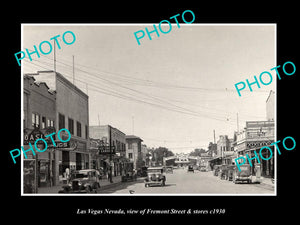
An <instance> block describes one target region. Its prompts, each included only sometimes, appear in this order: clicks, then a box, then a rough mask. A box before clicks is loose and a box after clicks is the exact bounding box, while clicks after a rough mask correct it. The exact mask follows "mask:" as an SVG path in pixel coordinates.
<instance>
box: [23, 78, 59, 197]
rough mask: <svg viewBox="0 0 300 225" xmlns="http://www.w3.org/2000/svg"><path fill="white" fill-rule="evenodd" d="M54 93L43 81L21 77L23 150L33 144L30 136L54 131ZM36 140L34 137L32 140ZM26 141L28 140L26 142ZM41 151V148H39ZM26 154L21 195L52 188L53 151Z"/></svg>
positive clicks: (54, 171)
mask: <svg viewBox="0 0 300 225" xmlns="http://www.w3.org/2000/svg"><path fill="white" fill-rule="evenodd" d="M55 121H56V92H55V91H51V90H50V89H49V87H48V86H47V84H46V83H45V82H37V81H36V80H35V78H34V77H33V76H30V75H24V77H23V129H24V143H23V147H24V149H25V150H27V149H29V148H30V146H29V143H31V145H33V144H34V138H31V137H32V136H35V135H33V133H35V134H38V135H40V137H44V136H45V135H47V134H48V133H51V132H52V131H54V130H55ZM35 139H36V138H35ZM29 140H32V142H30V141H29ZM40 149H44V146H40ZM35 154H36V155H33V153H32V151H28V152H26V156H27V159H26V158H25V159H24V161H23V162H24V163H23V175H24V180H23V182H24V183H23V184H24V193H35V192H37V188H38V187H43V186H52V185H53V184H54V183H55V179H54V174H55V173H56V169H57V167H56V164H55V161H54V158H55V157H54V151H53V149H51V148H49V149H48V150H47V151H44V152H38V151H35ZM31 172H33V173H31Z"/></svg>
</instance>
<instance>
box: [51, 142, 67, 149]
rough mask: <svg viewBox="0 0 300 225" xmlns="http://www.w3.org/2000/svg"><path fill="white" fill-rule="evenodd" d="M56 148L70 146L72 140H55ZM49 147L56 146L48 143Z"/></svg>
mask: <svg viewBox="0 0 300 225" xmlns="http://www.w3.org/2000/svg"><path fill="white" fill-rule="evenodd" d="M55 144H56V147H55V148H70V142H69V141H68V142H61V141H55ZM48 148H54V145H53V144H48Z"/></svg>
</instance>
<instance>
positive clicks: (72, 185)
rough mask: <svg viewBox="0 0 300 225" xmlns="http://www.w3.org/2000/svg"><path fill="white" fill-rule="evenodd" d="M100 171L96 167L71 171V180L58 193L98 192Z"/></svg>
mask: <svg viewBox="0 0 300 225" xmlns="http://www.w3.org/2000/svg"><path fill="white" fill-rule="evenodd" d="M99 179H100V173H99V171H98V170H95V169H86V170H77V171H74V172H72V173H71V178H70V182H69V183H68V184H65V185H63V186H62V190H60V191H59V192H58V193H91V192H95V193H97V189H98V188H100V181H99Z"/></svg>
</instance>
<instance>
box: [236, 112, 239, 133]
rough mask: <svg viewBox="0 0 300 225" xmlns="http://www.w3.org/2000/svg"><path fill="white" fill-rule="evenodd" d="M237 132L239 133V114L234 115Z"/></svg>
mask: <svg viewBox="0 0 300 225" xmlns="http://www.w3.org/2000/svg"><path fill="white" fill-rule="evenodd" d="M236 124H237V132H239V113H237V114H236Z"/></svg>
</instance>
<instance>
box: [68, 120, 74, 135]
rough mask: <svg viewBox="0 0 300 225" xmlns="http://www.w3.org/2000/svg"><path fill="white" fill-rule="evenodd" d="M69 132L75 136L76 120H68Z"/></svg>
mask: <svg viewBox="0 0 300 225" xmlns="http://www.w3.org/2000/svg"><path fill="white" fill-rule="evenodd" d="M68 125H69V131H70V133H71V134H74V120H73V119H71V118H69V119H68Z"/></svg>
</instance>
